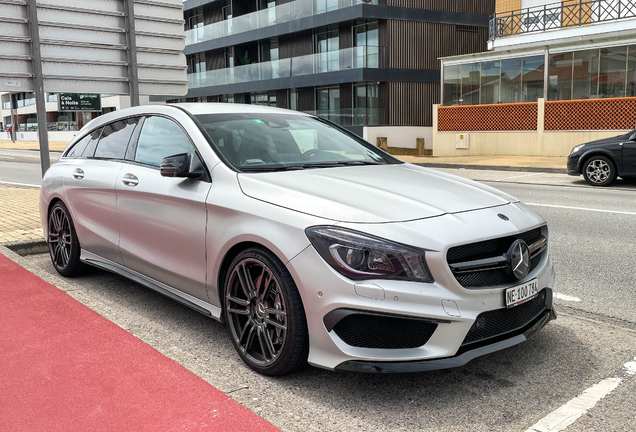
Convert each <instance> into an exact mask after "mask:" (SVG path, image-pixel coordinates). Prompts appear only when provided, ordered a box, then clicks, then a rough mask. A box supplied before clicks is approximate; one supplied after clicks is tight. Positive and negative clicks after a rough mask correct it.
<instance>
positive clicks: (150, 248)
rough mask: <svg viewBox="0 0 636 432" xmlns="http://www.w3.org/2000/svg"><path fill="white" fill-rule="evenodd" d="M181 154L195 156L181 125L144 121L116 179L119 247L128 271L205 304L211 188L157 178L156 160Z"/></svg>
mask: <svg viewBox="0 0 636 432" xmlns="http://www.w3.org/2000/svg"><path fill="white" fill-rule="evenodd" d="M180 153H190V154H191V155H192V157H193V159H196V158H197V156H196V153H195V150H194V146H193V145H192V143H191V141H190V139H189V138H188V136H187V135H186V134H185V132H184V131H183V129H182V128H181V126H179V125H178V124H177V123H176V122H175V121H173V120H171V119H168V118H165V117H160V116H153V117H147V118H146V120H145V121H144V123H143V126H142V130H141V134H140V135H139V139H138V142H137V147H136V150H135V151H134V162H132V163H128V164H126V166H125V168H124V169H122V170H121V171H120V173H119V176H118V178H117V181H116V186H115V187H116V189H117V210H118V218H119V232H120V240H119V249H120V252H121V256H122V260H123V263H124V265H125V266H126V267H128V268H129V269H132V270H135V271H137V272H139V273H141V274H143V275H146V276H148V277H150V278H152V279H154V280H156V281H159V282H162V283H164V284H166V285H169V286H171V287H173V288H177V289H179V290H181V291H183V292H186V293H188V294H190V295H193V296H195V297H197V298H199V299H202V300H205V301H207V291H206V288H205V278H206V263H205V237H206V236H205V234H206V223H207V215H206V206H205V200H206V198H207V195H208V192H209V191H210V187H211V184H210V183H208V182H206V181H202V180H194V179H186V178H169V177H162V176H161V174H160V172H159V166H160V165H161V160H162V159H163V158H164V157H167V156H172V155H175V154H180Z"/></svg>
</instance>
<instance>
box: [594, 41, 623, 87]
mask: <svg viewBox="0 0 636 432" xmlns="http://www.w3.org/2000/svg"><path fill="white" fill-rule="evenodd" d="M627 48H628V47H627V46H619V47H611V48H601V50H600V52H601V55H600V59H601V60H600V66H599V76H598V97H601V98H613V97H625V86H626V80H627V71H628V69H629V67H625V66H626V65H628V63H627Z"/></svg>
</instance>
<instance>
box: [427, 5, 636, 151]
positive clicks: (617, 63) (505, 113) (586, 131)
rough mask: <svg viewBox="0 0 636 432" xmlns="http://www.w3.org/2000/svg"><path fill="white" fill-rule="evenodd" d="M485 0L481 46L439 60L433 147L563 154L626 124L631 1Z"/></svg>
mask: <svg viewBox="0 0 636 432" xmlns="http://www.w3.org/2000/svg"><path fill="white" fill-rule="evenodd" d="M495 6H496V13H495V14H494V15H492V16H491V18H490V20H489V35H488V37H489V40H488V51H487V52H483V53H475V54H468V55H459V56H450V57H445V58H443V59H442V64H443V73H442V82H443V87H442V95H441V98H442V105H443V106H441V107H438V108H436V109H435V127H434V130H435V136H434V147H435V149H434V154H437V155H460V154H527V155H551V156H565V155H567V154H569V152H570V150H571V148H572V147H573V146H575V145H577V144H580V143H583V142H586V141H590V140H593V139H600V138H605V137H609V136H614V135H618V134H619V133H624V131H626V130H631V129H634V128H635V127H636V0H564V1H561V2H556V3H555V2H550V1H545V0H543V1H541V0H497V3H496V5H495ZM459 135H461V137H460V138H458V136H459Z"/></svg>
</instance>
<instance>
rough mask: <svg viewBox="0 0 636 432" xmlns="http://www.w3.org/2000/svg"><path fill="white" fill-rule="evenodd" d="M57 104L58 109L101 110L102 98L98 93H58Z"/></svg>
mask: <svg viewBox="0 0 636 432" xmlns="http://www.w3.org/2000/svg"><path fill="white" fill-rule="evenodd" d="M57 105H58V109H59V111H101V110H102V99H101V97H100V95H98V94H87V93H60V94H59V95H58V97H57Z"/></svg>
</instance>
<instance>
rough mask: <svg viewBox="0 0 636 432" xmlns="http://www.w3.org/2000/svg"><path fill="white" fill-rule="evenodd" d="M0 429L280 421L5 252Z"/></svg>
mask: <svg viewBox="0 0 636 432" xmlns="http://www.w3.org/2000/svg"><path fill="white" fill-rule="evenodd" d="M0 430H1V431H12V432H13V431H144V430H149V431H173V430H174V431H176V430H178V431H188V430H214V431H277V430H278V429H277V428H275V427H274V426H273V425H272V424H270V423H268V422H266V421H265V420H264V419H262V418H261V417H259V416H257V415H256V414H254V413H252V412H251V411H249V410H248V409H247V408H245V407H243V406H242V405H240V404H239V403H237V402H235V401H234V400H233V399H232V398H230V397H229V396H227V395H226V394H224V393H223V392H221V391H219V390H217V389H216V388H214V387H213V386H211V385H210V384H208V383H207V382H205V381H204V380H202V379H201V378H199V377H198V376H196V375H195V374H193V373H192V372H190V371H188V370H187V369H185V368H184V367H182V366H180V365H179V364H177V363H175V362H174V361H172V360H170V359H169V358H167V357H165V356H164V355H163V354H161V353H159V352H158V351H156V350H155V349H154V348H152V347H151V346H149V345H147V344H146V343H144V342H142V341H141V340H139V339H137V338H136V337H135V336H133V335H131V334H130V333H128V332H126V331H125V330H123V329H121V328H120V327H118V326H117V325H115V324H113V323H112V322H110V321H108V320H107V319H106V318H104V317H102V316H101V315H99V314H97V313H96V312H94V311H92V310H91V309H89V308H87V307H86V306H84V305H82V304H81V303H79V302H78V301H76V300H75V299H73V298H72V297H70V296H69V295H68V294H66V293H64V292H62V291H61V290H59V289H57V288H56V287H54V286H52V285H51V284H49V283H47V282H45V281H44V280H42V279H40V278H39V277H37V276H35V275H34V274H32V273H30V272H29V271H27V270H26V269H24V268H22V267H21V266H19V265H18V264H16V263H14V262H13V261H11V260H10V259H8V258H6V257H5V256H4V255H2V254H0Z"/></svg>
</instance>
